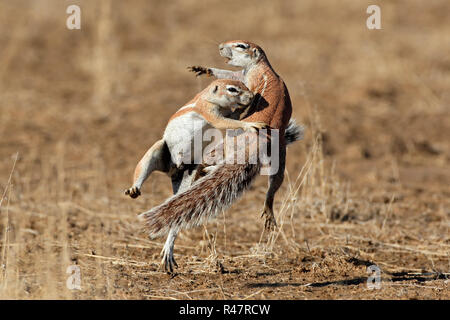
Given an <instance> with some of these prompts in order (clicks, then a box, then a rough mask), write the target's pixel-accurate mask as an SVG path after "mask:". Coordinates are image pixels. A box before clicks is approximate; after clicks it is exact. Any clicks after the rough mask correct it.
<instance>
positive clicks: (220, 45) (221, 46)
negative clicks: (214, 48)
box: [219, 43, 225, 51]
mask: <svg viewBox="0 0 450 320" xmlns="http://www.w3.org/2000/svg"><path fill="white" fill-rule="evenodd" d="M224 47H225V46H224V44H223V43H221V44H219V50H220V51H222V50H223V48H224Z"/></svg>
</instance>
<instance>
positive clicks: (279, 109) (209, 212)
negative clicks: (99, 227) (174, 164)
mask: <svg viewBox="0 0 450 320" xmlns="http://www.w3.org/2000/svg"><path fill="white" fill-rule="evenodd" d="M219 49H220V54H221V55H222V56H223V57H225V58H227V61H228V63H229V64H230V65H233V66H237V67H242V68H243V70H242V71H236V72H233V71H227V70H220V69H215V68H203V67H191V68H190V70H191V71H194V72H196V73H197V75H201V74H208V75H212V76H215V77H217V78H225V79H233V80H239V81H242V82H243V83H244V84H245V85H246V86H247V87H249V89H250V90H251V91H252V92H253V93H254V94H255V99H254V101H253V103H252V105H251V107H250V110H248V114H249V116H248V117H246V118H244V119H243V121H244V122H245V121H249V122H252V121H260V122H264V123H267V124H269V125H270V127H271V128H274V129H278V130H279V139H280V141H279V170H278V172H277V173H276V174H273V175H271V176H270V177H269V190H268V191H267V195H266V201H265V204H264V209H263V213H262V215H263V216H264V217H265V218H266V222H265V227H266V228H268V229H270V228H272V227H274V226H275V225H276V221H275V217H274V215H273V201H274V195H275V193H276V191H277V190H278V189H279V187H280V186H281V184H282V182H283V178H284V168H285V157H286V143H287V142H294V141H296V140H299V139H301V138H302V134H303V129H302V127H300V126H297V125H296V124H295V122H293V121H289V119H290V117H291V113H292V106H291V101H290V98H289V93H288V91H287V88H286V86H285V84H284V82H283V80H282V79H281V78H280V77H279V76H278V75H277V74H276V73H275V71H274V70H273V69H272V67H271V65H270V63H269V61H268V60H267V57H266V55H265V53H264V51H263V50H262V49H261V48H260V47H259V46H257V45H255V44H253V43H250V42H248V41H228V42H225V43H222V44H220V46H219ZM287 138H289V141H287ZM268 140H270V138H269V139H268ZM267 142H268V143H270V141H267ZM260 168H261V164H260V162H258V163H257V164H250V163H245V164H220V165H217V166H215V168H214V169H213V170H211V171H210V172H209V173H208V174H207V175H206V176H205V177H203V178H201V179H199V180H197V181H196V182H194V183H193V184H192V186H190V187H189V188H187V189H186V190H185V191H183V192H179V193H178V194H176V195H174V196H172V197H171V198H169V199H167V200H166V201H165V202H164V203H163V204H161V205H159V206H157V207H154V208H152V209H151V210H149V211H147V212H144V213H142V214H140V215H139V217H140V218H141V219H142V220H143V221H144V223H145V226H146V228H147V230H148V231H149V233H150V235H151V236H152V237H157V236H161V235H163V234H167V233H169V235H168V238H167V240H166V243H165V245H164V248H163V264H164V266H165V268H166V270H167V269H168V270H169V271H172V270H173V266H174V265H175V266H176V262H175V259H174V257H173V247H174V243H175V239H176V236H177V234H178V232H179V230H180V229H182V228H189V227H192V226H197V225H200V224H201V223H202V222H203V221H205V220H207V219H209V218H212V217H214V216H216V215H217V214H218V213H219V212H221V211H223V210H225V209H226V208H228V207H229V206H230V205H231V204H232V203H233V202H234V201H235V200H236V199H238V198H239V197H240V195H241V194H242V193H243V191H244V190H245V189H247V188H248V187H249V185H250V183H251V182H252V181H253V180H254V178H255V177H256V175H257V174H258V173H259V171H260Z"/></svg>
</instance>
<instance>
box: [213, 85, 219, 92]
mask: <svg viewBox="0 0 450 320" xmlns="http://www.w3.org/2000/svg"><path fill="white" fill-rule="evenodd" d="M218 89H219V87H218V86H217V85H216V86H215V87H214V90H213V93H216V92H217V90H218Z"/></svg>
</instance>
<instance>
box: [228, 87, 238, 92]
mask: <svg viewBox="0 0 450 320" xmlns="http://www.w3.org/2000/svg"><path fill="white" fill-rule="evenodd" d="M228 91H230V92H237V90H236V88H233V87H231V88H228Z"/></svg>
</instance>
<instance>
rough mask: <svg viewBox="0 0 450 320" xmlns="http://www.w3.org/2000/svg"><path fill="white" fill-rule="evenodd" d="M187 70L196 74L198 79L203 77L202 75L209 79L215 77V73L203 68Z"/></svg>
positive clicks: (194, 67)
mask: <svg viewBox="0 0 450 320" xmlns="http://www.w3.org/2000/svg"><path fill="white" fill-rule="evenodd" d="M187 69H188V70H189V71H190V72H194V73H195V75H196V76H197V77H199V76H201V75H202V74H206V75H207V76H208V77H211V76H212V75H213V72H212V70H211V69H209V68H205V67H201V66H192V67H187Z"/></svg>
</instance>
